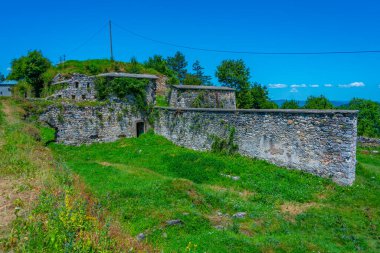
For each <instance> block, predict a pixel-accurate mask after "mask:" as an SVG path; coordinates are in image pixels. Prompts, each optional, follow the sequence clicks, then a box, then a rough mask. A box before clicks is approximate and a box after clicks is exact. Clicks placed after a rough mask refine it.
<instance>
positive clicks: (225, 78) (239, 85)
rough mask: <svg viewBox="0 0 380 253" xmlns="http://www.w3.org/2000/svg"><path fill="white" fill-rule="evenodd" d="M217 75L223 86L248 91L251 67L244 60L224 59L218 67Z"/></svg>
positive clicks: (238, 90)
mask: <svg viewBox="0 0 380 253" xmlns="http://www.w3.org/2000/svg"><path fill="white" fill-rule="evenodd" d="M215 76H216V77H217V78H218V81H219V82H220V83H221V84H222V86H226V87H230V88H234V89H236V91H237V92H240V91H247V90H249V88H250V84H249V78H250V73H249V68H247V67H246V66H245V63H244V61H243V60H224V61H222V63H221V64H220V65H219V66H218V67H217V70H216V73H215Z"/></svg>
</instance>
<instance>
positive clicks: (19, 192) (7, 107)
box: [0, 97, 152, 252]
mask: <svg viewBox="0 0 380 253" xmlns="http://www.w3.org/2000/svg"><path fill="white" fill-rule="evenodd" d="M22 114H23V110H22V109H21V108H20V104H19V102H17V101H15V100H12V99H8V98H1V97H0V205H1V206H0V252H124V249H126V248H127V249H129V248H131V247H132V248H134V249H138V250H149V251H152V250H151V248H150V247H149V246H145V245H143V244H141V243H138V242H136V240H135V239H134V238H131V237H128V236H127V235H125V234H123V233H122V232H121V231H120V228H119V227H118V225H117V224H115V223H114V222H111V220H110V219H109V218H108V216H107V214H106V213H105V212H104V211H103V209H102V208H101V207H100V206H98V205H97V202H96V199H94V198H92V197H91V196H90V195H88V194H86V193H85V191H84V188H83V187H82V185H81V183H80V181H79V180H76V178H75V177H74V176H73V175H72V174H71V172H70V171H69V170H67V169H65V168H64V167H63V166H62V165H61V164H60V163H57V162H56V161H54V159H53V157H52V154H51V151H50V150H49V149H48V148H46V147H44V145H43V143H42V142H41V141H40V131H39V130H38V129H37V128H36V126H35V125H34V124H33V123H31V122H29V123H28V122H25V121H22V120H21V116H22ZM48 133H49V132H46V133H45V132H44V135H43V136H45V137H49V136H48ZM50 133H51V132H50ZM50 137H51V136H50Z"/></svg>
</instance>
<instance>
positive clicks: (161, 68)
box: [145, 55, 169, 75]
mask: <svg viewBox="0 0 380 253" xmlns="http://www.w3.org/2000/svg"><path fill="white" fill-rule="evenodd" d="M145 67H147V68H151V69H155V70H157V71H158V72H160V73H162V74H164V75H165V74H166V73H167V72H168V70H169V67H168V63H167V62H166V60H165V59H164V57H162V56H161V55H153V57H149V58H148V60H147V61H146V62H145Z"/></svg>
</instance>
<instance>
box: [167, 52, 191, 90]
mask: <svg viewBox="0 0 380 253" xmlns="http://www.w3.org/2000/svg"><path fill="white" fill-rule="evenodd" d="M166 61H167V64H168V67H169V68H170V69H171V70H173V71H174V72H176V73H177V75H178V79H179V80H180V82H181V83H183V80H184V79H185V77H186V73H187V70H186V67H187V61H186V59H185V55H183V54H182V53H181V52H179V51H178V52H176V53H175V55H174V57H168V58H167V60H166Z"/></svg>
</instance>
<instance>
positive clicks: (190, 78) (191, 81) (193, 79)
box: [183, 74, 202, 85]
mask: <svg viewBox="0 0 380 253" xmlns="http://www.w3.org/2000/svg"><path fill="white" fill-rule="evenodd" d="M183 84H184V85H202V80H201V79H200V78H199V77H198V76H196V75H195V74H186V77H185V79H184V80H183Z"/></svg>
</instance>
